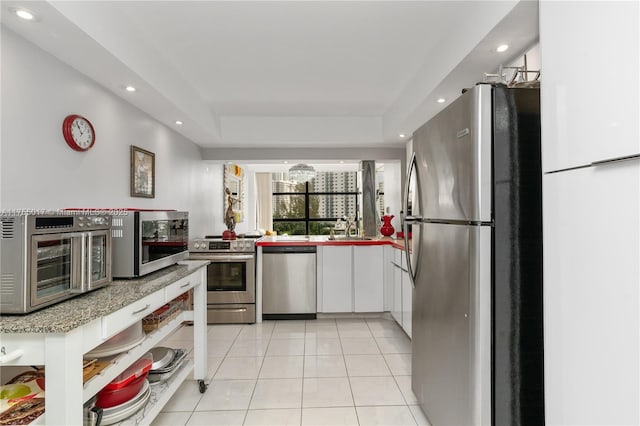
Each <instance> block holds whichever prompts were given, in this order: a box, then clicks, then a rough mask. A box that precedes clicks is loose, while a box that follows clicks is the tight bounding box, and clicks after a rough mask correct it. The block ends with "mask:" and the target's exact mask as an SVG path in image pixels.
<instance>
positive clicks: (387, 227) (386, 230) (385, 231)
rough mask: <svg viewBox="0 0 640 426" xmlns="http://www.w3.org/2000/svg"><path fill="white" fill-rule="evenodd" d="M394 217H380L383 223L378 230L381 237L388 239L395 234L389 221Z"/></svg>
mask: <svg viewBox="0 0 640 426" xmlns="http://www.w3.org/2000/svg"><path fill="white" fill-rule="evenodd" d="M394 217H395V216H394V215H392V214H391V215H384V216H382V221H383V222H384V223H383V224H382V227H381V228H380V233H381V234H382V235H384V236H385V237H390V236H391V235H393V233H394V232H395V229H393V225H391V219H393V218H394Z"/></svg>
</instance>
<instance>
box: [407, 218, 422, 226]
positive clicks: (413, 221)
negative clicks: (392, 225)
mask: <svg viewBox="0 0 640 426" xmlns="http://www.w3.org/2000/svg"><path fill="white" fill-rule="evenodd" d="M423 219H424V218H423V217H422V216H405V218H404V222H405V223H410V224H412V225H413V224H415V223H422V222H423Z"/></svg>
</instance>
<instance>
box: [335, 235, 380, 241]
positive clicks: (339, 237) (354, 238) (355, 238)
mask: <svg viewBox="0 0 640 426" xmlns="http://www.w3.org/2000/svg"><path fill="white" fill-rule="evenodd" d="M370 240H373V238H371V237H361V236H356V235H349V236H348V237H347V236H345V235H336V236H335V239H334V240H331V239H329V241H370Z"/></svg>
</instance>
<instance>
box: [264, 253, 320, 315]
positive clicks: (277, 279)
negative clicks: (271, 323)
mask: <svg viewBox="0 0 640 426" xmlns="http://www.w3.org/2000/svg"><path fill="white" fill-rule="evenodd" d="M262 318H263V319H315V318H316V247H315V246H266V247H262Z"/></svg>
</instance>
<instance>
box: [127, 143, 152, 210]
mask: <svg viewBox="0 0 640 426" xmlns="http://www.w3.org/2000/svg"><path fill="white" fill-rule="evenodd" d="M155 179H156V156H155V154H154V153H153V152H150V151H147V150H144V149H142V148H138V147H137V146H133V145H131V183H130V187H131V196H132V197H145V198H155V196H156V188H155V183H156V180H155Z"/></svg>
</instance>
